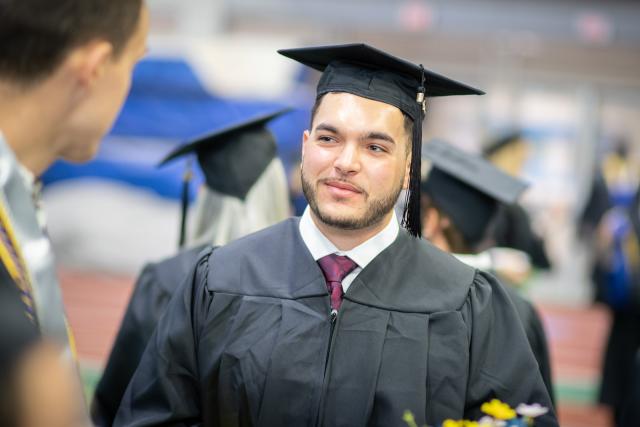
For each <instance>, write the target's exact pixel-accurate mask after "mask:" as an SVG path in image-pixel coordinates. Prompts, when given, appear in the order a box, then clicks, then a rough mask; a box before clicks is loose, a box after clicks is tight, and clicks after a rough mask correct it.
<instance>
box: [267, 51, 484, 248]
mask: <svg viewBox="0 0 640 427" xmlns="http://www.w3.org/2000/svg"><path fill="white" fill-rule="evenodd" d="M278 52H279V53H280V54H282V55H284V56H286V57H288V58H291V59H293V60H296V61H298V62H301V63H302V64H304V65H307V66H309V67H311V68H314V69H316V70H318V71H322V77H321V78H320V82H319V83H318V87H317V96H318V97H319V96H321V95H324V94H326V93H329V92H347V93H351V94H353V95H357V96H361V97H363V98H368V99H373V100H376V101H380V102H384V103H386V104H390V105H393V106H395V107H397V108H399V109H400V110H401V111H403V112H404V113H405V114H407V115H408V116H409V117H411V119H412V120H413V122H414V126H413V135H412V152H413V156H412V162H411V169H410V175H411V179H410V183H409V191H408V193H407V204H406V207H405V213H404V217H403V225H404V227H405V228H407V230H409V232H410V233H411V234H413V235H414V236H419V235H420V152H421V148H420V147H421V145H422V120H423V119H424V113H425V111H426V103H425V98H426V97H431V96H446V95H482V94H484V92H482V91H481V90H478V89H475V88H473V87H471V86H467V85H465V84H463V83H459V82H456V81H455V80H451V79H449V78H448V77H444V76H442V75H440V74H436V73H434V72H432V71H429V70H426V69H425V68H424V67H423V66H422V65H416V64H413V63H411V62H408V61H406V60H404V59H401V58H397V57H395V56H393V55H390V54H388V53H386V52H383V51H381V50H379V49H376V48H373V47H371V46H368V45H366V44H362V43H359V44H344V45H333V46H315V47H304V48H297V49H281V50H278Z"/></svg>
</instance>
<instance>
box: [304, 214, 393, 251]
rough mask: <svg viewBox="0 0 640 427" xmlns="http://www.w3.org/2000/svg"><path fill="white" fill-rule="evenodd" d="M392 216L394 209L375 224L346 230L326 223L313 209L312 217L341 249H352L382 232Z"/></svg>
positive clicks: (325, 234)
mask: <svg viewBox="0 0 640 427" xmlns="http://www.w3.org/2000/svg"><path fill="white" fill-rule="evenodd" d="M392 218H393V211H390V212H389V213H388V214H387V215H385V216H384V217H383V218H382V220H380V221H379V222H378V223H376V224H374V225H371V226H369V227H366V228H361V229H358V230H345V229H342V228H337V227H333V226H330V225H328V224H325V223H324V222H322V221H321V220H320V219H319V218H318V217H317V216H316V214H315V213H314V212H313V211H311V219H312V220H313V223H314V224H315V225H316V227H318V230H320V232H321V233H322V234H324V236H325V237H326V238H327V239H329V241H330V242H331V243H333V244H334V245H335V247H336V248H338V249H339V250H341V251H350V250H351V249H353V248H355V247H356V246H359V245H361V244H362V243H364V242H366V241H367V240H369V239H370V238H372V237H373V236H375V235H376V234H378V233H380V232H381V231H382V230H384V228H385V227H386V226H387V225H389V221H391V220H392Z"/></svg>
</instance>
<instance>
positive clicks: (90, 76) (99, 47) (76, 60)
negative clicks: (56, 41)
mask: <svg viewBox="0 0 640 427" xmlns="http://www.w3.org/2000/svg"><path fill="white" fill-rule="evenodd" d="M112 55H113V45H112V44H111V43H109V42H108V41H106V40H93V41H90V42H87V43H85V44H83V45H80V46H78V47H76V48H74V49H73V50H72V51H71V53H70V54H69V55H68V56H67V59H66V60H65V62H64V65H63V66H66V67H67V68H68V69H69V70H70V72H71V73H72V75H73V77H74V78H75V80H76V81H77V82H78V83H79V84H80V86H82V87H91V86H92V85H94V84H95V82H96V81H97V80H98V79H99V78H100V77H101V76H102V75H103V73H104V70H105V67H106V66H107V64H108V62H109V61H110V60H111V59H112Z"/></svg>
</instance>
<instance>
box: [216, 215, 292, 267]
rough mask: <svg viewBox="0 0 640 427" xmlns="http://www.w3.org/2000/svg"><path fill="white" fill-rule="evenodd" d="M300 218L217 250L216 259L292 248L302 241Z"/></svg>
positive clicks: (253, 234) (287, 220) (286, 221)
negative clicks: (299, 226) (286, 247)
mask: <svg viewBox="0 0 640 427" xmlns="http://www.w3.org/2000/svg"><path fill="white" fill-rule="evenodd" d="M299 223H300V219H299V218H288V219H285V220H284V221H281V222H279V223H277V224H274V225H272V226H270V227H267V228H264V229H262V230H260V231H256V232H254V233H251V234H249V235H247V236H244V237H241V238H239V239H237V240H234V241H232V242H229V243H227V244H226V245H224V246H221V247H219V248H216V250H215V254H216V257H237V256H242V255H243V254H245V255H244V256H250V255H253V254H255V253H256V252H260V253H262V252H263V251H265V250H276V249H277V248H280V250H282V248H284V247H285V246H291V245H292V244H294V243H297V242H298V241H300V240H301V238H300V232H299V228H298V225H299Z"/></svg>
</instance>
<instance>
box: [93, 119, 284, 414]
mask: <svg viewBox="0 0 640 427" xmlns="http://www.w3.org/2000/svg"><path fill="white" fill-rule="evenodd" d="M287 111H288V110H279V111H276V112H273V113H269V114H265V115H259V116H255V117H252V118H250V119H245V120H237V121H236V122H234V123H230V124H228V125H227V126H225V127H224V128H222V129H220V130H217V131H215V132H213V133H211V134H208V135H206V136H204V137H202V138H198V139H196V140H195V141H193V142H191V143H188V144H185V145H184V146H181V147H179V148H178V149H177V150H175V151H173V152H172V153H170V154H169V155H168V156H167V157H166V159H165V160H163V161H162V164H164V163H166V162H169V161H171V160H173V159H175V158H178V157H182V156H186V155H190V154H193V153H196V154H197V157H198V164H199V165H200V167H201V169H202V171H203V173H204V176H205V183H204V185H203V186H202V187H201V189H200V192H199V194H198V197H197V199H196V208H195V210H196V212H195V213H196V217H195V221H194V224H193V225H194V226H193V228H192V232H191V233H190V236H188V238H187V239H186V241H187V248H186V249H184V250H181V251H180V252H179V253H178V254H177V255H175V256H172V257H170V258H167V259H165V260H162V261H159V262H154V263H150V264H148V265H146V266H145V267H144V269H143V270H142V273H141V274H140V276H139V277H138V279H137V281H136V284H135V286H134V290H133V295H132V296H131V300H130V301H129V304H128V307H127V310H126V313H125V316H124V319H123V321H122V324H121V326H120V330H119V331H118V335H117V337H116V341H115V343H114V346H113V348H112V350H111V354H110V356H109V359H108V361H107V364H106V368H105V370H104V373H103V375H102V378H101V379H100V382H99V383H98V386H97V388H96V392H95V396H94V399H93V402H92V405H91V406H92V407H91V412H92V414H91V415H92V419H93V421H94V423H95V424H96V425H98V426H110V425H111V424H112V423H113V420H114V418H115V416H116V412H117V410H118V406H119V405H120V400H121V399H122V395H123V394H124V392H125V389H126V388H127V385H128V384H129V381H130V380H131V377H132V376H133V373H134V372H135V369H136V367H137V366H138V363H139V362H140V358H141V357H142V353H143V352H144V349H145V347H146V346H147V343H148V341H149V338H150V337H151V334H152V333H153V331H154V330H155V327H156V325H157V323H158V320H159V319H160V317H161V316H162V314H163V313H164V312H165V310H166V308H167V304H168V303H169V300H170V299H171V296H172V295H173V294H174V293H175V291H176V290H177V289H178V287H179V285H180V283H181V282H182V281H183V280H184V278H185V277H187V276H188V274H189V270H190V269H191V268H192V267H193V266H194V265H195V263H196V261H197V259H198V254H199V253H200V252H201V251H202V250H203V249H204V248H205V246H207V245H213V246H222V245H225V244H227V243H229V242H231V241H233V240H235V239H237V238H239V237H242V236H245V235H247V234H249V233H252V232H255V231H258V230H261V229H263V228H266V227H268V226H270V225H273V224H275V223H277V222H280V221H282V220H284V219H285V218H288V217H289V216H290V214H291V207H290V204H289V194H288V191H287V179H286V174H285V171H284V167H283V165H282V161H281V160H280V159H279V158H278V157H277V156H276V149H277V144H276V141H275V138H274V136H273V135H272V133H271V132H270V131H269V129H267V127H266V125H267V124H268V123H269V122H270V121H272V120H274V119H276V118H278V117H280V116H281V115H283V114H284V113H286V112H287ZM187 173H190V172H189V171H187ZM183 216H186V211H183ZM185 223H186V218H183V221H182V224H185ZM183 232H184V229H183V230H181V233H183ZM180 240H181V242H182V241H184V240H185V236H181V238H180Z"/></svg>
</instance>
